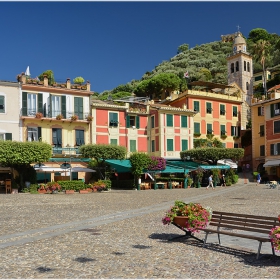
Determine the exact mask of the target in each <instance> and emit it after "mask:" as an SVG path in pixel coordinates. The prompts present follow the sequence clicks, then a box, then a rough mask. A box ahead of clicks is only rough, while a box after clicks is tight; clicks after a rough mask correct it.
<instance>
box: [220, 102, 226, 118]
mask: <svg viewBox="0 0 280 280" xmlns="http://www.w3.org/2000/svg"><path fill="white" fill-rule="evenodd" d="M225 114H226V110H225V105H224V104H220V115H222V116H224V115H225Z"/></svg>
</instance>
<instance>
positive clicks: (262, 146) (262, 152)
mask: <svg viewBox="0 0 280 280" xmlns="http://www.w3.org/2000/svg"><path fill="white" fill-rule="evenodd" d="M264 147H265V146H264V145H261V146H260V156H261V157H263V156H264Z"/></svg>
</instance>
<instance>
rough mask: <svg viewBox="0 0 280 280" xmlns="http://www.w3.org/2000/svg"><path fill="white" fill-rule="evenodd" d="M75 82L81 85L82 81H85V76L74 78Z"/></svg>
mask: <svg viewBox="0 0 280 280" xmlns="http://www.w3.org/2000/svg"><path fill="white" fill-rule="evenodd" d="M73 82H74V84H78V85H81V84H82V83H84V82H85V79H84V78H83V77H76V78H75V79H73Z"/></svg>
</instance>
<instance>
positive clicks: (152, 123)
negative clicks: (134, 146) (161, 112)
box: [151, 116, 155, 128]
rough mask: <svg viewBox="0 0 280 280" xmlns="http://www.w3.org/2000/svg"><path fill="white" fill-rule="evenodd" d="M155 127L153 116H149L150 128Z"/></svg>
mask: <svg viewBox="0 0 280 280" xmlns="http://www.w3.org/2000/svg"><path fill="white" fill-rule="evenodd" d="M154 127H155V116H151V128H154Z"/></svg>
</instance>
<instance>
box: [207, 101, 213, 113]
mask: <svg viewBox="0 0 280 280" xmlns="http://www.w3.org/2000/svg"><path fill="white" fill-rule="evenodd" d="M206 113H207V114H211V113H212V104H211V103H209V102H206Z"/></svg>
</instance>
